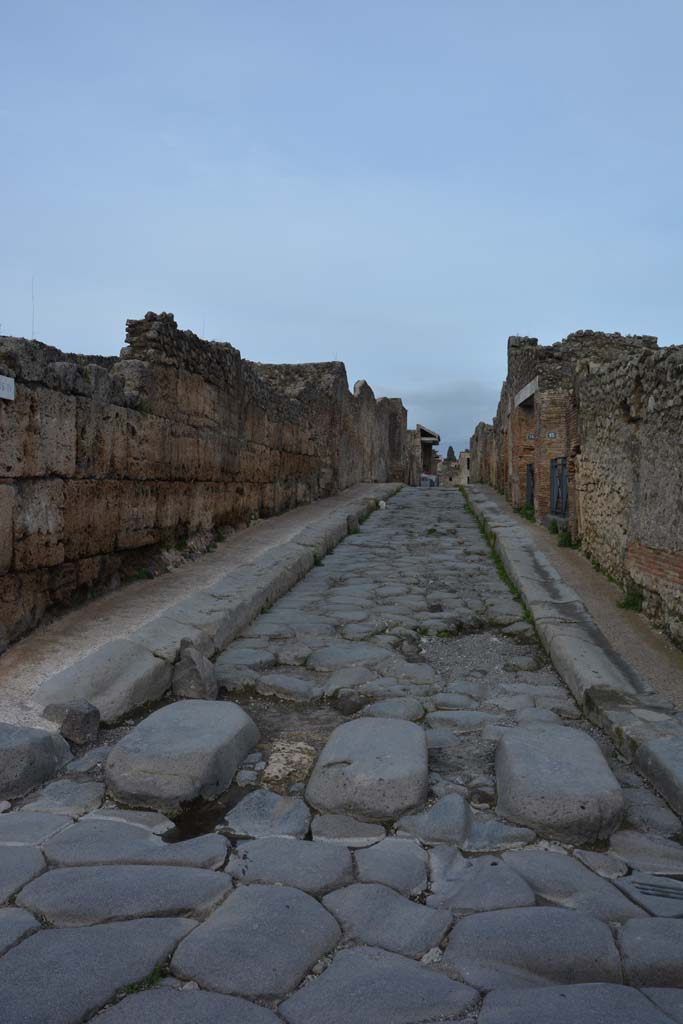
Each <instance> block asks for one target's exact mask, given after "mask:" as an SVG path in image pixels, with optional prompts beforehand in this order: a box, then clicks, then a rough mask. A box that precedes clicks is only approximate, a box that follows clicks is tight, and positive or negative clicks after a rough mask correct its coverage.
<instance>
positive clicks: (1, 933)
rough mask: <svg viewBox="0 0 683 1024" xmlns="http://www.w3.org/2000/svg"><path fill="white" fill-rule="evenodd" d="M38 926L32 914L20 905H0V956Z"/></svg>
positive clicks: (38, 923)
mask: <svg viewBox="0 0 683 1024" xmlns="http://www.w3.org/2000/svg"><path fill="white" fill-rule="evenodd" d="M38 928H40V921H36V919H35V917H34V916H33V914H29V913H28V911H27V910H21V908H20V907H0V956H2V954H3V953H6V952H7V950H8V949H10V948H11V947H12V946H16V944H17V943H18V942H21V940H22V939H25V938H26V936H27V935H30V934H31V932H35V931H37V930H38Z"/></svg>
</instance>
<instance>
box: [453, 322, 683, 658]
mask: <svg viewBox="0 0 683 1024" xmlns="http://www.w3.org/2000/svg"><path fill="white" fill-rule="evenodd" d="M532 385H533V386H532ZM528 392H531V394H527V393H528ZM470 448H471V465H472V481H473V482H483V483H488V484H491V485H492V486H494V487H496V488H497V489H498V490H499V491H500V492H501V493H503V494H504V495H505V496H506V497H507V499H508V500H509V501H510V502H511V504H512V505H513V506H515V507H521V506H524V505H526V504H527V498H528V495H527V489H526V480H527V466H528V465H531V466H533V472H534V496H533V502H532V506H533V511H534V515H535V517H536V518H537V519H538V520H541V521H543V520H545V521H547V520H548V516H549V514H550V513H551V507H550V476H551V474H550V460H551V459H553V458H558V457H559V458H562V457H565V458H566V459H567V469H568V493H569V504H568V514H567V517H566V525H567V527H568V529H569V531H570V532H571V534H572V537H573V538H574V540H580V541H581V546H582V550H583V551H584V553H585V554H586V555H587V556H588V557H590V558H591V559H593V560H594V561H595V562H596V563H598V564H599V565H600V567H601V568H602V569H603V570H604V571H606V572H607V573H609V574H610V575H611V576H613V577H614V578H615V579H617V580H618V581H619V582H620V583H621V584H622V585H623V586H624V587H625V588H628V587H632V586H636V587H637V588H639V589H640V590H641V591H642V593H643V597H644V609H645V611H646V612H647V613H648V614H649V615H650V617H651V618H652V620H653V621H654V622H655V623H656V624H657V625H660V626H662V627H663V628H664V629H666V631H667V632H668V633H669V634H670V635H671V636H672V637H673V638H674V639H676V640H677V641H678V642H679V643H683V347H681V346H675V347H670V348H664V349H660V348H658V346H657V339H656V338H653V337H651V336H647V335H646V336H630V335H629V336H622V335H620V334H604V333H602V332H594V331H577V332H575V333H574V334H570V335H569V336H568V337H567V338H565V339H564V341H563V342H559V343H557V344H555V345H550V346H539V345H538V342H537V340H536V339H535V338H517V337H514V338H510V339H509V342H508V376H507V378H506V380H505V382H504V384H503V387H502V391H501V399H500V402H499V405H498V409H497V412H496V416H495V417H494V420H493V423H492V424H485V423H480V424H479V425H478V426H477V428H476V430H475V432H474V435H473V437H472V440H471V443H470ZM563 525H564V524H563Z"/></svg>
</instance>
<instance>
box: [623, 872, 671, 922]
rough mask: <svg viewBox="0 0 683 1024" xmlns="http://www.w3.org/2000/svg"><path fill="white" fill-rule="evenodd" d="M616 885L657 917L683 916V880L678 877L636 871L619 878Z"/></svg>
mask: <svg viewBox="0 0 683 1024" xmlns="http://www.w3.org/2000/svg"><path fill="white" fill-rule="evenodd" d="M615 885H616V886H617V887H618V888H619V889H621V891H622V892H623V893H625V894H626V895H627V896H628V897H629V899H631V900H633V902H634V903H637V904H638V905H639V906H641V907H644V908H645V910H647V912H648V913H649V914H653V915H654V916H655V917H683V882H681V881H679V880H678V879H677V878H664V877H662V876H661V875H648V874H647V873H646V872H644V871H634V872H633V873H632V874H630V875H629V876H628V878H619V879H617V880H616V882H615Z"/></svg>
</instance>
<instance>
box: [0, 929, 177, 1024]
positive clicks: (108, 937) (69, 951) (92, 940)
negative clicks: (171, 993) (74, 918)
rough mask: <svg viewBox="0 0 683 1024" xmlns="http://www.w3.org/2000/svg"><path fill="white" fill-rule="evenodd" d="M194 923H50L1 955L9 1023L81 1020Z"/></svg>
mask: <svg viewBox="0 0 683 1024" xmlns="http://www.w3.org/2000/svg"><path fill="white" fill-rule="evenodd" d="M193 927H194V921H185V920H181V919H179V918H160V919H158V920H150V919H147V920H142V921H123V922H118V923H116V924H96V925H92V926H91V927H89V928H47V929H43V930H42V931H39V932H36V933H35V934H33V935H30V936H29V937H28V938H27V939H25V940H24V941H23V942H21V943H20V944H19V945H18V946H15V947H14V948H13V949H10V951H9V952H8V953H6V954H5V955H4V957H2V959H0V992H2V1015H3V1020H5V1021H7V1022H8V1024H9V1022H10V1021H11V1022H12V1024H46V1022H47V1021H49V1022H50V1024H80V1022H81V1021H83V1020H85V1019H86V1018H88V1017H90V1016H91V1015H92V1014H93V1013H95V1011H96V1010H99V1009H100V1007H102V1006H105V1005H106V1004H107V1003H108V1002H110V1001H111V1000H112V999H113V998H114V996H115V995H116V993H117V992H119V991H120V990H121V989H122V988H124V987H125V986H127V985H133V984H135V983H136V982H139V981H142V979H143V978H146V977H147V975H148V974H150V973H151V971H152V970H153V969H154V968H155V967H156V966H157V964H159V963H162V962H163V961H164V960H165V959H166V957H168V955H169V954H170V953H171V952H172V951H173V949H174V948H175V946H176V944H177V943H178V942H179V941H180V939H182V938H183V936H185V935H187V933H188V932H189V931H190V930H191V929H192V928H193Z"/></svg>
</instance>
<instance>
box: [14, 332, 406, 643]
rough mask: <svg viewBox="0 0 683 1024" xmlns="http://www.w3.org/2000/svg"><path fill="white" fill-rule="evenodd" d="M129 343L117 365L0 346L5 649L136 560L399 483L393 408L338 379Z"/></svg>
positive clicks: (148, 336)
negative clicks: (5, 379)
mask: <svg viewBox="0 0 683 1024" xmlns="http://www.w3.org/2000/svg"><path fill="white" fill-rule="evenodd" d="M126 342H127V344H126V347H125V348H124V349H123V350H122V352H121V356H120V358H118V359H117V358H103V357H97V356H75V355H66V354H64V353H63V352H60V351H59V350H58V349H55V348H50V347H49V346H46V345H42V344H40V343H39V342H36V341H26V340H24V339H16V338H6V337H3V338H0V374H4V375H6V376H10V377H13V378H14V379H15V381H16V400H15V401H14V402H10V401H0V646H1V645H2V644H3V643H6V642H8V641H10V640H13V639H16V638H18V637H19V636H21V635H22V634H24V633H25V632H27V631H28V630H30V629H31V628H33V627H34V626H35V625H36V624H37V623H38V622H39V621H40V620H41V618H42V617H43V616H44V614H45V613H46V611H48V609H51V608H54V607H57V606H64V605H66V604H68V603H70V602H71V601H73V600H74V599H77V598H80V597H85V596H87V595H88V594H89V593H91V592H93V591H95V590H97V589H101V588H102V587H103V586H105V585H107V584H108V583H109V582H110V581H112V580H116V579H117V578H118V577H119V574H120V573H121V572H122V570H124V569H125V566H126V559H127V557H128V556H129V555H130V553H131V552H134V551H139V550H140V549H143V548H149V547H151V546H154V545H170V544H173V543H174V542H175V541H177V540H178V539H179V538H183V537H186V536H187V535H188V534H192V533H193V532H195V531H199V530H211V529H214V528H217V527H225V526H228V527H232V526H239V525H241V524H244V523H246V522H248V521H249V520H250V519H252V518H254V517H261V516H270V515H274V514H277V513H279V512H283V511H285V510H286V509H289V508H292V507H293V506H295V505H299V504H301V503H304V502H309V501H313V500H314V499H316V498H319V497H323V496H326V495H330V494H333V493H335V492H336V491H338V490H340V489H342V488H345V487H349V486H351V485H353V484H355V483H358V482H360V481H364V480H365V481H385V480H391V479H400V480H402V479H404V477H405V473H406V467H407V453H406V411H405V409H404V408H403V405H402V404H401V401H400V400H399V399H380V400H376V399H375V398H374V395H373V393H372V391H371V389H370V388H369V387H368V385H367V384H365V382H359V384H357V385H356V388H355V390H354V392H353V393H351V392H350V391H349V388H348V383H347V379H346V371H345V369H344V366H343V364H342V363H321V364H307V365H304V366H265V365H262V364H258V363H251V362H248V361H247V360H244V359H242V358H241V356H240V353H239V352H238V351H237V349H235V348H233V347H232V346H231V345H227V344H221V343H216V342H207V341H203V340H202V339H200V338H198V337H197V336H196V335H195V334H193V333H192V332H191V331H180V330H178V327H177V325H176V323H175V320H174V319H173V316H172V315H171V314H168V313H162V314H159V315H157V314H152V313H149V314H147V316H146V317H145V318H144V319H143V320H131V321H128V324H127V336H126Z"/></svg>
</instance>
